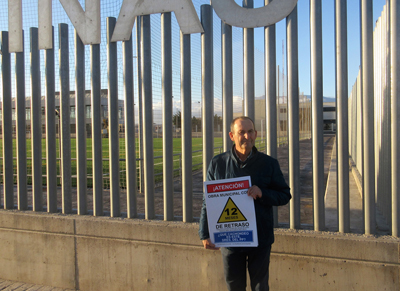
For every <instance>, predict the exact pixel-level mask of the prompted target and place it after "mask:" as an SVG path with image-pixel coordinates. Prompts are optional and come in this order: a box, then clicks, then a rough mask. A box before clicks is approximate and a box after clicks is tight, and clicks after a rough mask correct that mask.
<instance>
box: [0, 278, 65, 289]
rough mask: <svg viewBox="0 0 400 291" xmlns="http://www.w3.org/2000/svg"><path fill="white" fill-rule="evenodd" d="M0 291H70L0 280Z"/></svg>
mask: <svg viewBox="0 0 400 291" xmlns="http://www.w3.org/2000/svg"><path fill="white" fill-rule="evenodd" d="M0 290H1V291H72V290H71V289H61V288H56V287H48V286H42V285H33V284H25V283H20V282H15V281H7V280H2V279H0Z"/></svg>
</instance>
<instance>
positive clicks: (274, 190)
mask: <svg viewBox="0 0 400 291" xmlns="http://www.w3.org/2000/svg"><path fill="white" fill-rule="evenodd" d="M272 163H273V164H272V176H271V183H270V187H268V188H264V189H261V192H262V197H261V198H260V202H261V204H263V205H268V206H280V205H285V204H287V203H288V202H289V200H290V199H291V198H292V195H291V194H290V188H289V186H288V184H286V182H285V178H284V177H283V174H282V171H281V168H280V166H279V163H278V161H277V160H275V159H273V161H272Z"/></svg>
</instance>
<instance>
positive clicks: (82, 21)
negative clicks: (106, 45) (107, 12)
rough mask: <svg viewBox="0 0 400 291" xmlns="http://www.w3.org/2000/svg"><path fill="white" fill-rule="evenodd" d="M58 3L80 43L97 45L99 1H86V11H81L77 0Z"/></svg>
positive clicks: (61, 0)
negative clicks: (77, 35) (72, 26)
mask: <svg viewBox="0 0 400 291" xmlns="http://www.w3.org/2000/svg"><path fill="white" fill-rule="evenodd" d="M60 2H61V4H62V6H63V7H64V10H65V12H66V13H67V15H68V17H69V19H70V20H71V22H72V24H73V25H74V27H75V29H76V32H77V33H78V34H79V37H80V38H81V40H82V42H83V43H84V44H99V43H100V41H101V34H100V0H86V1H85V10H86V11H83V9H82V6H81V4H79V2H78V0H60Z"/></svg>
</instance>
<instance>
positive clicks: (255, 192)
mask: <svg viewBox="0 0 400 291" xmlns="http://www.w3.org/2000/svg"><path fill="white" fill-rule="evenodd" d="M247 196H251V197H253V199H254V200H256V199H257V198H261V197H262V192H261V189H260V188H258V186H256V185H254V186H251V187H250V188H249V190H248V191H247Z"/></svg>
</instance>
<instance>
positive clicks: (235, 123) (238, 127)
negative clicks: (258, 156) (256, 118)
mask: <svg viewBox="0 0 400 291" xmlns="http://www.w3.org/2000/svg"><path fill="white" fill-rule="evenodd" d="M229 137H230V138H231V140H232V141H233V142H234V143H235V148H236V151H237V152H239V153H241V154H243V155H246V156H247V155H248V154H250V152H251V149H252V148H253V146H254V144H255V140H256V138H257V131H256V129H255V126H254V122H253V120H252V119H251V118H249V117H247V116H240V117H237V118H235V119H234V120H232V122H231V132H230V133H229Z"/></svg>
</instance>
